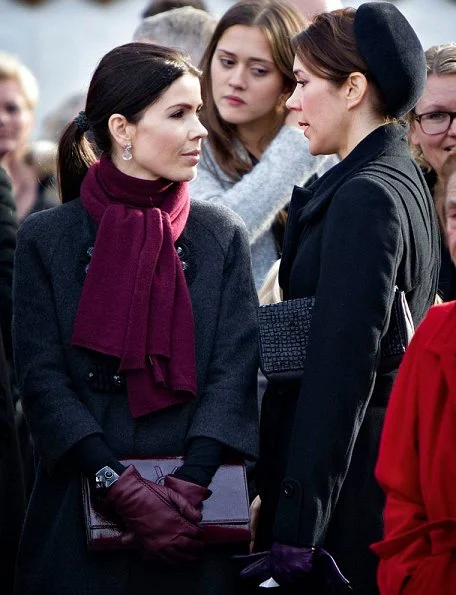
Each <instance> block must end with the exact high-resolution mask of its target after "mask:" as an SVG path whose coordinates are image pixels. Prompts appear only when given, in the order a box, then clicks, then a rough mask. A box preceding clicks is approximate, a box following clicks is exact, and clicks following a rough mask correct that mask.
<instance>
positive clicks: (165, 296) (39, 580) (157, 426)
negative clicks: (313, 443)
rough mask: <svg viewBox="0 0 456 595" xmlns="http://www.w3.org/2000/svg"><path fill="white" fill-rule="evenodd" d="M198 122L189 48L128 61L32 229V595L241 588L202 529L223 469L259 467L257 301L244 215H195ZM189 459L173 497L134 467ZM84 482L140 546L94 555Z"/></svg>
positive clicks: (127, 51) (171, 486)
mask: <svg viewBox="0 0 456 595" xmlns="http://www.w3.org/2000/svg"><path fill="white" fill-rule="evenodd" d="M200 109H201V94H200V84H199V71H198V70H196V69H195V68H194V67H193V66H192V65H191V64H190V63H189V62H188V61H187V59H186V58H185V57H184V56H183V55H182V54H181V53H180V52H177V51H175V50H172V49H165V48H162V47H159V46H154V45H150V44H142V43H129V44H126V45H123V46H120V47H118V48H115V49H114V50H112V51H111V52H109V53H108V54H106V55H105V56H104V58H103V59H102V60H101V62H100V64H99V65H98V67H97V69H96V71H95V73H94V75H93V78H92V81H91V84H90V87H89V91H88V95H87V102H86V109H85V111H83V112H80V114H79V115H78V116H77V117H76V118H75V120H74V121H73V122H72V123H71V124H69V126H68V127H67V128H66V130H65V131H64V134H63V136H62V139H61V142H60V145H59V183H60V192H61V197H62V202H63V205H61V206H58V207H56V208H54V209H51V210H48V211H46V212H43V213H39V214H37V215H33V216H31V217H30V218H29V219H28V220H27V221H26V222H25V223H24V224H23V225H22V227H21V230H20V234H19V237H18V248H17V253H16V274H15V282H14V325H13V327H14V330H13V333H14V349H15V360H16V366H17V374H18V381H19V384H20V389H21V394H22V396H23V407H24V411H25V415H26V417H27V420H28V423H29V426H30V431H31V433H32V436H33V439H34V444H35V448H36V451H37V455H38V457H39V468H38V472H37V477H36V482H35V486H34V491H33V495H32V498H31V501H30V506H29V510H28V515H27V519H26V522H25V526H24V531H23V535H22V541H21V546H20V552H19V560H18V569H17V573H16V591H15V592H16V593H17V594H27V595H34V594H44V593H46V595H53V594H55V595H57V594H58V595H76V594H77V595H80V594H82V593H84V594H90V593H96V594H102V593H109V594H110V595H114V594H119V595H120V594H121V593H122V594H132V595H133V594H134V595H141V594H143V593H144V594H146V593H147V594H150V593H163V592H165V589H166V591H167V592H168V593H170V594H172V595H178V594H180V593H182V594H185V595H187V594H188V595H191V594H194V595H206V594H207V595H209V594H214V595H215V594H217V595H221V594H226V595H231V594H234V593H238V592H239V590H238V589H237V586H236V584H235V579H234V576H233V573H232V568H231V563H230V559H229V558H230V556H231V555H232V554H233V553H235V552H236V550H237V549H238V548H236V547H234V546H225V545H223V546H221V545H219V546H209V545H207V546H206V545H205V544H203V540H202V534H201V529H200V527H199V525H198V523H199V521H200V519H201V507H202V503H203V501H204V500H205V499H206V498H208V497H209V495H210V490H209V489H208V487H207V486H208V485H209V484H210V482H211V479H212V477H213V475H214V473H215V471H216V470H217V468H218V466H219V465H220V464H221V462H222V461H223V459H224V458H225V457H226V456H227V455H228V456H230V455H232V454H237V455H238V456H239V455H240V456H242V457H244V458H245V459H254V458H255V455H256V448H257V419H258V415H257V410H256V372H257V347H256V305H257V303H256V293H255V289H254V284H253V280H252V274H251V266H250V255H249V247H248V239H247V237H246V230H245V228H244V226H243V224H242V222H241V221H240V219H239V218H238V217H237V216H236V215H235V214H234V213H232V212H231V211H230V210H228V209H226V208H224V207H218V206H213V205H211V204H208V203H206V202H199V201H198V200H192V202H191V203H190V199H189V193H188V182H189V181H190V180H192V179H193V178H194V177H195V175H196V166H197V164H198V161H199V154H200V149H201V141H202V139H203V138H204V137H205V136H206V134H207V133H206V130H205V128H204V127H203V126H202V125H201V123H200V122H199V118H198V114H199V111H200ZM95 155H99V156H100V158H99V160H97V158H96V157H95ZM178 455H181V456H183V457H184V463H183V465H182V467H180V468H179V469H178V470H177V471H175V472H174V474H172V475H168V476H166V477H165V480H164V485H156V484H153V483H152V482H150V481H148V480H147V479H144V478H143V477H141V475H140V474H139V472H138V471H137V469H136V468H135V467H134V466H133V465H130V466H127V467H125V466H124V465H123V464H122V463H121V462H120V460H121V459H122V458H125V457H126V456H127V457H128V456H129V457H133V458H141V457H148V456H149V457H150V456H178ZM81 475H82V476H85V477H88V478H89V479H90V480H92V482H93V486H94V489H95V486H96V487H97V488H99V489H97V490H96V491H97V492H98V493H102V495H103V498H104V499H105V501H106V502H107V503H109V504H110V505H111V506H112V508H113V509H114V510H115V511H116V512H117V514H118V515H120V517H121V518H122V519H123V521H124V522H125V523H126V525H128V527H129V529H130V530H131V535H130V536H131V537H133V538H134V540H135V541H136V544H137V547H136V548H135V549H124V550H116V551H105V552H95V553H94V552H89V551H88V550H87V546H86V535H85V526H84V519H83V514H82V510H83V508H82V494H81Z"/></svg>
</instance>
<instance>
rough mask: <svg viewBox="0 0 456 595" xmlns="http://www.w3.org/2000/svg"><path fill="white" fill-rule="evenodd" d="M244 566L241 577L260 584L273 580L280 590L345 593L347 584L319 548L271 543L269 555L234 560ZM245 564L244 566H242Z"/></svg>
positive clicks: (241, 557)
mask: <svg viewBox="0 0 456 595" xmlns="http://www.w3.org/2000/svg"><path fill="white" fill-rule="evenodd" d="M235 558H236V560H238V561H241V563H243V564H244V568H243V569H242V570H241V577H242V578H245V579H256V580H257V581H258V583H262V582H264V581H265V580H267V579H268V578H271V577H272V578H273V579H274V580H275V581H276V582H277V583H278V584H279V585H280V586H283V587H285V586H287V587H299V588H300V589H304V588H306V587H307V588H308V589H309V592H314V593H319V592H322V593H323V592H325V589H326V588H332V589H336V590H337V592H341V593H342V592H349V591H350V590H351V587H350V583H349V581H348V580H347V579H346V578H345V577H344V575H343V574H342V573H341V571H340V570H339V568H338V566H337V564H336V562H335V560H334V558H333V557H332V556H331V555H330V554H328V552H327V551H326V550H324V549H323V548H320V547H317V548H313V547H304V548H299V547H293V546H291V545H283V544H281V543H273V545H272V548H271V550H270V551H269V552H259V553H256V554H250V555H249V556H235ZM245 563H247V565H245Z"/></svg>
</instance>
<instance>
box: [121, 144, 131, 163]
mask: <svg viewBox="0 0 456 595" xmlns="http://www.w3.org/2000/svg"><path fill="white" fill-rule="evenodd" d="M131 148H132V145H131V143H127V144H126V145H125V147H124V150H123V153H122V159H123V160H124V161H130V160H131V159H132V158H133V155H132V154H131Z"/></svg>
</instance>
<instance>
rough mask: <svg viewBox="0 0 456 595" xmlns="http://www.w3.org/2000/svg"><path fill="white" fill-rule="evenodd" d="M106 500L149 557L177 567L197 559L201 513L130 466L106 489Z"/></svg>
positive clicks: (177, 495) (199, 547) (200, 546)
mask: <svg viewBox="0 0 456 595" xmlns="http://www.w3.org/2000/svg"><path fill="white" fill-rule="evenodd" d="M178 481H179V480H178ZM191 485H193V484H191ZM195 488H198V489H200V490H205V489H206V488H201V487H200V486H195ZM106 501H107V502H109V503H110V504H111V505H112V506H113V508H114V510H115V511H116V512H117V514H118V515H119V516H120V517H121V518H123V520H124V521H125V523H126V524H127V525H128V527H129V528H130V529H131V530H132V531H133V533H134V534H135V537H136V539H137V540H138V541H139V543H141V545H142V547H143V548H144V550H145V552H146V554H147V555H148V556H149V557H151V558H154V559H157V560H161V561H162V562H165V563H166V564H170V565H176V564H178V563H181V562H190V561H194V560H196V559H198V557H199V556H200V554H201V552H202V549H203V541H202V530H201V528H200V527H199V526H198V523H199V522H200V521H201V510H199V509H198V508H197V507H196V506H195V505H193V504H191V503H190V502H189V501H188V500H187V499H186V498H185V497H183V496H182V495H181V494H179V493H178V492H177V491H174V490H173V489H170V487H167V486H166V485H165V486H161V485H158V484H155V483H153V482H152V481H149V480H147V479H145V478H143V477H142V476H141V475H140V474H139V473H138V471H137V470H136V468H135V467H134V466H133V465H130V466H129V467H127V469H126V470H125V471H124V472H123V473H122V475H121V476H120V478H119V479H118V480H117V481H116V482H115V483H114V484H113V485H112V486H111V487H110V488H109V489H108V491H107V494H106ZM201 501H202V500H201Z"/></svg>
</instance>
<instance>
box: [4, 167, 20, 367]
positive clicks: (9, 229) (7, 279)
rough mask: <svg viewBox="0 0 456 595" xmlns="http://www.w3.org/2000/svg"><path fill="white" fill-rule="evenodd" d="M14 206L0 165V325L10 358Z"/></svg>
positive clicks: (7, 355) (14, 243)
mask: <svg viewBox="0 0 456 595" xmlns="http://www.w3.org/2000/svg"><path fill="white" fill-rule="evenodd" d="M16 230H17V220H16V206H15V204H14V198H13V195H12V189H11V182H10V179H9V177H8V176H7V174H6V171H5V170H4V169H3V168H2V167H0V325H1V331H2V334H3V340H4V344H5V351H6V357H7V359H8V360H10V359H11V356H12V353H11V349H12V348H11V316H12V311H13V306H12V286H13V262H14V249H15V247H16Z"/></svg>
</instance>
